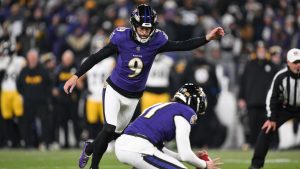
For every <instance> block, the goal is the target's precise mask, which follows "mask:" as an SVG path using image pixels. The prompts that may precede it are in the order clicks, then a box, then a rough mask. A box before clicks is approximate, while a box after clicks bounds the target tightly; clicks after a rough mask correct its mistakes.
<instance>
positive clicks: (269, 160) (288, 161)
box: [222, 158, 300, 164]
mask: <svg viewBox="0 0 300 169" xmlns="http://www.w3.org/2000/svg"><path fill="white" fill-rule="evenodd" d="M222 162H224V163H236V164H250V160H240V159H222ZM266 163H300V160H290V159H286V158H275V159H267V160H266Z"/></svg>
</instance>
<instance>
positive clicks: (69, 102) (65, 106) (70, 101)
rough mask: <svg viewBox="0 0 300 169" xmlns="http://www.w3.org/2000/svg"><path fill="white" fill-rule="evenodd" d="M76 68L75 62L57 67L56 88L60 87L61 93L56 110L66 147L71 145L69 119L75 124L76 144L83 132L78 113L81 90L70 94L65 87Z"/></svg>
mask: <svg viewBox="0 0 300 169" xmlns="http://www.w3.org/2000/svg"><path fill="white" fill-rule="evenodd" d="M76 70H77V68H76V65H75V64H73V65H71V66H63V65H59V66H58V67H57V69H56V78H55V88H56V89H58V91H59V94H58V96H56V97H55V110H56V111H57V112H58V114H59V115H58V116H59V124H60V126H61V127H62V128H63V130H64V137H65V145H64V147H69V129H68V121H69V120H71V121H72V123H73V126H74V132H75V139H76V140H75V141H76V145H78V141H79V139H80V133H81V131H80V127H79V115H78V101H79V91H78V90H77V89H76V88H75V89H74V91H73V92H72V93H71V94H69V95H68V94H66V93H65V92H64V89H63V86H64V84H65V82H66V81H67V80H68V79H69V78H70V77H71V76H72V75H73V74H74V73H75V72H76Z"/></svg>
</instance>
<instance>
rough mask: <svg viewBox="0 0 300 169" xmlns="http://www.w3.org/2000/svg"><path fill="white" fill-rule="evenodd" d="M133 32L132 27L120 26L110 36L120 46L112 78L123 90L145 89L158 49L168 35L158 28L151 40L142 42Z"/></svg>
mask: <svg viewBox="0 0 300 169" xmlns="http://www.w3.org/2000/svg"><path fill="white" fill-rule="evenodd" d="M131 33H132V32H131V29H129V28H125V27H119V28H116V29H115V30H114V32H113V33H112V35H111V37H110V42H111V43H112V44H114V45H115V46H117V48H118V59H117V65H116V66H115V68H114V70H113V71H112V74H111V76H110V79H111V81H112V82H113V83H114V84H115V85H117V86H118V87H120V88H121V89H123V90H126V91H129V92H140V91H143V90H144V89H145V84H146V81H147V78H148V74H149V71H150V68H151V66H152V63H153V60H154V58H155V56H156V54H157V51H158V49H159V48H160V47H162V46H163V45H164V44H165V43H166V42H167V40H168V37H167V36H166V35H165V33H164V32H162V31H160V30H156V32H155V34H154V35H153V37H152V38H151V39H150V41H149V42H147V43H145V44H140V43H137V42H135V41H134V40H133V39H132V37H131Z"/></svg>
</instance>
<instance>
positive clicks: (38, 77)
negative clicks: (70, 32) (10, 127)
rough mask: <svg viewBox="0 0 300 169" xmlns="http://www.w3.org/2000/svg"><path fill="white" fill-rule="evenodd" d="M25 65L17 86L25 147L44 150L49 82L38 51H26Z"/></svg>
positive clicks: (49, 92)
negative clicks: (20, 103)
mask: <svg viewBox="0 0 300 169" xmlns="http://www.w3.org/2000/svg"><path fill="white" fill-rule="evenodd" d="M26 58H27V66H26V67H25V68H23V69H22V71H21V73H20V75H19V78H18V82H17V86H18V91H19V92H20V93H21V94H22V96H23V101H24V120H23V126H22V128H23V129H24V131H25V133H24V134H25V135H24V136H25V138H24V139H25V144H26V148H35V147H37V146H39V149H40V150H45V149H46V145H48V144H49V129H48V127H49V122H48V117H49V109H48V104H49V97H50V94H51V82H50V78H49V75H48V73H47V71H46V70H45V69H44V68H43V66H41V65H40V64H39V53H38V51H36V50H34V49H31V50H29V51H28V53H27V56H26Z"/></svg>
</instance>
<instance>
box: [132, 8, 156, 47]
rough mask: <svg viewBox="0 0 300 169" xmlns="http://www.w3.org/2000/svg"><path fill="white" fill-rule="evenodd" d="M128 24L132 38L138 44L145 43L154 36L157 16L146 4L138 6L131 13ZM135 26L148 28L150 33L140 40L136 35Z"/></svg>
mask: <svg viewBox="0 0 300 169" xmlns="http://www.w3.org/2000/svg"><path fill="white" fill-rule="evenodd" d="M130 24H131V28H132V34H133V38H134V39H135V40H136V41H138V42H140V43H146V42H148V41H149V40H150V39H151V37H152V36H153V35H154V32H155V29H156V26H157V25H158V22H157V14H156V12H155V10H154V9H152V8H151V6H149V5H146V4H142V5H139V6H138V7H137V8H136V9H135V10H134V11H133V12H132V13H131V16H130ZM137 26H141V27H146V28H150V29H151V32H150V34H149V36H148V37H147V38H141V37H140V36H139V35H138V33H137V30H136V28H137Z"/></svg>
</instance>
